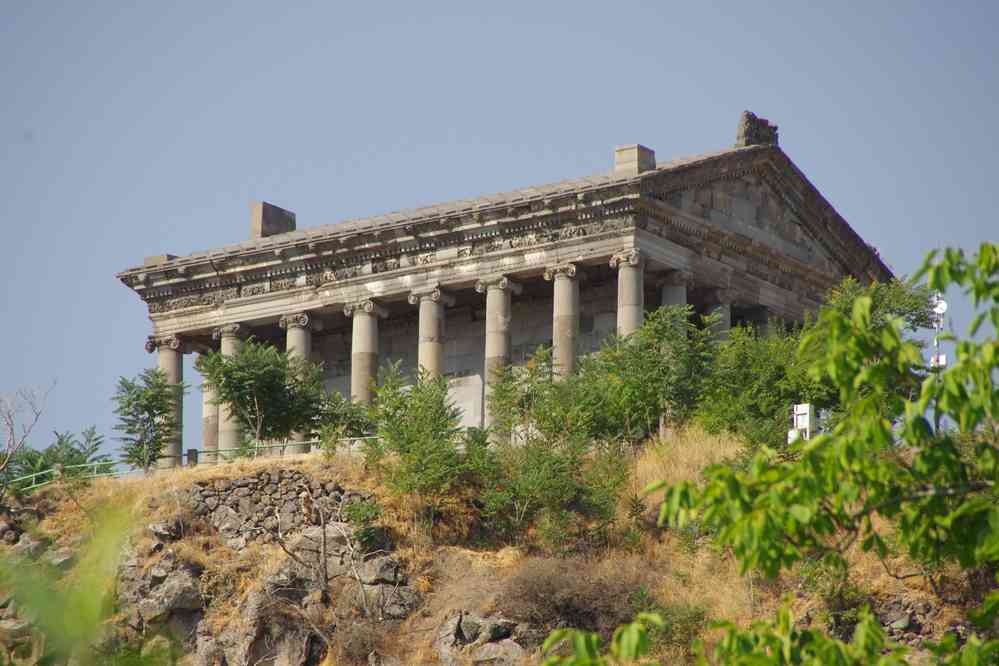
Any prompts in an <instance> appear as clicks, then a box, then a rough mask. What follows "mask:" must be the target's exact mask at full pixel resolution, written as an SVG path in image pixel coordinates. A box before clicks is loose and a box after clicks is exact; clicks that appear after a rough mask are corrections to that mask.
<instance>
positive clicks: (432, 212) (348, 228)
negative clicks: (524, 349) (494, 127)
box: [125, 146, 769, 273]
mask: <svg viewBox="0 0 999 666" xmlns="http://www.w3.org/2000/svg"><path fill="white" fill-rule="evenodd" d="M768 149H769V147H768V146H740V147H734V148H726V149H723V150H717V151H714V152H710V153H703V154H700V155H694V156H690V157H684V158H680V159H674V160H670V161H667V162H662V161H657V162H656V168H655V169H650V170H648V171H645V172H643V173H640V174H638V175H627V174H615V173H614V172H613V171H608V172H606V173H602V174H597V175H593V176H584V177H582V178H571V179H568V180H561V181H558V182H555V183H548V184H545V185H534V186H531V187H524V188H519V189H516V190H510V191H508V192H498V193H496V194H486V195H482V196H478V197H472V198H469V199H457V200H455V201H448V202H445V203H438V204H432V205H429V206H421V207H419V208H408V209H404V210H398V211H394V212H391V213H384V214H381V215H374V216H371V217H363V218H357V219H351V220H344V221H341V222H334V223H332V224H323V225H320V226H316V227H309V228H306V229H298V230H296V231H291V232H288V233H283V234H276V235H273V236H268V237H265V238H255V239H249V240H245V241H242V242H239V243H234V244H231V245H225V246H223V247H217V248H212V249H210V250H203V251H200V252H194V253H192V254H189V255H185V256H182V257H170V258H169V259H168V260H164V261H162V262H157V265H156V268H165V267H167V266H168V265H177V264H186V263H190V262H196V261H200V260H204V259H207V258H208V257H217V256H219V255H227V254H238V253H240V252H245V251H251V250H261V249H266V248H269V247H279V246H284V245H288V244H294V243H296V242H299V241H308V240H314V239H317V238H321V237H329V236H341V235H350V234H354V233H360V232H365V231H370V230H372V229H375V228H377V227H380V226H383V225H387V224H398V223H403V222H418V221H421V220H427V219H433V218H439V217H442V216H450V215H462V214H468V213H472V212H475V211H482V210H488V209H490V208H495V207H503V206H509V205H512V204H518V203H524V202H527V201H532V200H536V199H544V198H548V197H552V196H562V195H571V194H577V193H580V192H585V191H588V190H595V189H600V188H602V187H606V186H609V185H616V184H620V183H625V182H628V181H632V180H641V179H643V178H648V177H650V176H654V175H656V174H659V173H663V172H666V171H671V170H674V169H678V168H681V167H686V166H690V165H695V164H698V163H701V162H706V161H710V160H712V159H716V158H719V157H725V156H729V155H732V154H735V153H745V152H751V151H759V150H768ZM145 269H148V267H146V268H145ZM145 269H144V268H141V267H137V268H132V269H129V270H128V271H125V272H126V273H127V272H131V271H133V270H135V271H138V270H145Z"/></svg>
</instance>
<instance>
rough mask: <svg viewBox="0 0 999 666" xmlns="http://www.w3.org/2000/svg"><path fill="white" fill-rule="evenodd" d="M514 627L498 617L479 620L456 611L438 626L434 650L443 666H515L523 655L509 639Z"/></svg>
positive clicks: (468, 614)
mask: <svg viewBox="0 0 999 666" xmlns="http://www.w3.org/2000/svg"><path fill="white" fill-rule="evenodd" d="M515 627H516V623H514V622H512V621H510V620H506V619H504V618H501V617H486V618H483V617H480V616H478V615H476V614H474V613H469V612H467V611H459V612H458V613H457V614H456V615H453V616H452V617H450V618H448V619H447V620H446V621H445V622H444V624H443V625H441V628H440V629H439V630H438V632H437V638H436V639H435V640H434V649H435V650H436V651H437V654H438V655H439V656H440V659H441V663H442V664H445V666H459V665H464V664H494V665H495V666H516V665H517V664H520V663H522V662H523V660H524V659H525V658H526V657H527V652H526V651H525V650H524V649H523V648H522V647H521V646H520V645H519V644H517V642H516V641H514V640H513V639H512V638H510V637H511V636H512V635H513V632H514V629H515Z"/></svg>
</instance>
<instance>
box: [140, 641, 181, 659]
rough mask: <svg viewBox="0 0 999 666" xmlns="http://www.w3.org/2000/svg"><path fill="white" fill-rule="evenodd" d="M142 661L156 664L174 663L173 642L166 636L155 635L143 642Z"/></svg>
mask: <svg viewBox="0 0 999 666" xmlns="http://www.w3.org/2000/svg"><path fill="white" fill-rule="evenodd" d="M140 656H141V657H142V661H143V662H144V663H145V662H152V663H156V664H172V663H174V660H173V644H172V643H170V639H168V638H167V637H166V636H153V637H152V638H150V639H149V640H147V641H146V642H145V643H143V644H142V651H141V652H140Z"/></svg>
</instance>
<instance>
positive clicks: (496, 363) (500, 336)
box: [475, 277, 521, 427]
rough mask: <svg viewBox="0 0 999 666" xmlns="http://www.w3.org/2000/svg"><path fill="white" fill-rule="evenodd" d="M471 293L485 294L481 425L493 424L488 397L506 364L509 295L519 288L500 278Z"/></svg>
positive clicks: (508, 354) (508, 359)
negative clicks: (484, 351)
mask: <svg viewBox="0 0 999 666" xmlns="http://www.w3.org/2000/svg"><path fill="white" fill-rule="evenodd" d="M475 290H476V291H477V292H479V293H480V294H485V295H486V362H485V367H484V368H483V372H484V374H483V377H482V379H483V385H484V386H483V405H482V415H483V416H482V418H483V425H485V426H486V427H488V426H489V425H490V424H491V423H492V422H493V416H492V413H491V407H492V405H491V402H490V396H491V394H492V390H493V389H492V384H493V381H494V380H495V379H496V374H497V373H498V372H500V371H501V370H502V369H503V368H505V367H506V366H507V365H509V364H510V319H511V317H510V295H511V294H519V293H520V292H521V286H520V285H519V284H517V283H516V282H512V281H511V280H509V279H507V278H505V277H500V278H493V279H491V280H479V281H478V282H476V283H475Z"/></svg>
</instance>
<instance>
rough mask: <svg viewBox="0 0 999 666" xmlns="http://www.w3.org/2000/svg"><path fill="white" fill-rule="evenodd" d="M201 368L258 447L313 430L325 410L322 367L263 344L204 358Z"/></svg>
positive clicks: (250, 343) (249, 344)
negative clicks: (261, 443)
mask: <svg viewBox="0 0 999 666" xmlns="http://www.w3.org/2000/svg"><path fill="white" fill-rule="evenodd" d="M197 368H198V371H199V372H201V374H202V375H203V376H204V378H205V382H206V383H208V384H211V385H212V386H213V387H214V388H215V394H216V402H217V403H219V404H225V405H226V406H227V407H228V408H229V411H230V414H232V415H233V416H234V417H235V418H236V420H237V421H239V423H240V425H241V426H242V427H243V432H244V433H252V434H253V436H254V437H255V439H256V441H257V442H261V441H263V440H267V439H285V438H287V437H288V436H289V435H291V433H292V432H295V431H300V430H311V429H312V427H313V425H314V422H315V419H316V418H317V417H318V415H319V414H320V412H321V410H322V407H323V400H324V392H323V373H322V368H321V367H320V366H318V365H316V364H315V363H312V362H310V361H308V360H305V359H302V358H300V357H298V356H295V355H289V354H288V353H287V352H283V351H280V350H278V349H277V348H275V347H273V346H272V345H269V344H266V343H263V342H256V341H254V340H247V341H246V343H245V344H244V345H243V347H242V348H241V349H240V350H239V351H238V352H236V353H235V354H233V355H232V356H227V355H224V354H222V353H220V352H211V353H208V354H204V355H202V356H201V357H199V359H198V362H197Z"/></svg>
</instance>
